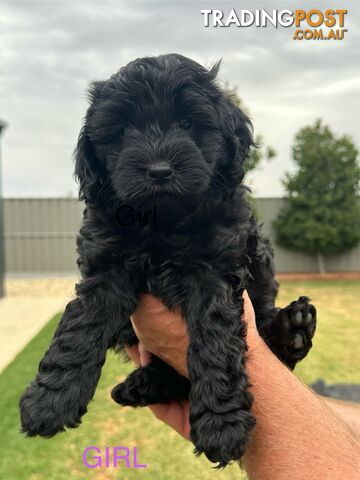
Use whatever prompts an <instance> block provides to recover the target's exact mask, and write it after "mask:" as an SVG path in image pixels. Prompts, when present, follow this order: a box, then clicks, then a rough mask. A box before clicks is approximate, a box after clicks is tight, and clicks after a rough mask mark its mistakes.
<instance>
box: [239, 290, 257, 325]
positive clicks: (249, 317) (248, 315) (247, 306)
mask: <svg viewBox="0 0 360 480" xmlns="http://www.w3.org/2000/svg"><path fill="white" fill-rule="evenodd" d="M242 297H243V300H244V319H245V321H246V322H247V324H248V326H250V327H252V326H255V324H256V323H255V322H256V320H255V311H254V307H253V304H252V302H251V300H250V297H249V294H248V292H247V290H244V291H243V295H242Z"/></svg>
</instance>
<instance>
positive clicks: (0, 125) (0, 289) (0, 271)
mask: <svg viewBox="0 0 360 480" xmlns="http://www.w3.org/2000/svg"><path fill="white" fill-rule="evenodd" d="M6 127H7V123H5V122H4V121H3V120H1V119H0V142H1V136H2V133H3V131H4V129H5V128H6ZM0 147H1V144H0ZM4 246H5V235H4V207H3V198H2V170H1V148H0V298H2V297H3V296H4V273H5V251H4V249H5V248H4Z"/></svg>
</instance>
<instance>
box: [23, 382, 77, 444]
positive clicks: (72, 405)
mask: <svg viewBox="0 0 360 480" xmlns="http://www.w3.org/2000/svg"><path fill="white" fill-rule="evenodd" d="M77 400H78V396H77V395H76V392H75V391H71V390H70V391H65V390H62V389H59V390H51V389H48V388H47V387H45V386H43V385H40V384H39V383H37V382H36V381H34V382H32V384H31V385H30V386H29V387H28V389H27V390H26V392H25V393H24V395H23V396H22V397H21V399H20V417H21V426H22V428H21V431H22V432H23V433H26V435H27V436H28V437H33V436H35V435H40V436H42V437H52V436H53V435H55V434H56V433H58V432H62V431H64V430H65V426H66V427H69V428H75V427H77V426H78V425H79V424H80V423H81V416H82V415H83V414H84V413H86V407H79V406H78V402H77Z"/></svg>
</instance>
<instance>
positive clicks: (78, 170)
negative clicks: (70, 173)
mask: <svg viewBox="0 0 360 480" xmlns="http://www.w3.org/2000/svg"><path fill="white" fill-rule="evenodd" d="M102 85H103V82H94V83H93V84H92V85H91V87H90V89H89V92H88V98H89V100H90V102H91V105H90V107H89V109H88V111H87V114H86V118H85V124H84V126H83V127H82V129H81V131H80V135H79V138H78V142H77V145H76V148H75V151H74V158H75V178H76V179H77V181H78V183H79V185H80V189H79V199H80V200H85V202H86V203H91V204H93V205H98V203H99V192H100V188H101V185H102V184H103V182H104V179H105V178H104V177H105V172H104V169H103V167H102V165H101V164H100V162H99V160H98V158H97V156H96V152H95V148H94V146H93V144H92V143H91V140H90V138H89V126H88V125H89V122H90V119H91V117H92V115H93V111H94V106H95V104H96V102H97V101H98V97H99V93H100V90H101V87H102Z"/></svg>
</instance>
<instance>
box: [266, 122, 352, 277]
mask: <svg viewBox="0 0 360 480" xmlns="http://www.w3.org/2000/svg"><path fill="white" fill-rule="evenodd" d="M292 154H293V159H294V161H295V163H296V164H297V171H296V173H294V174H293V175H290V174H287V175H286V178H285V180H284V182H283V184H284V186H285V188H286V190H287V192H288V198H287V201H286V203H285V205H284V207H283V209H282V210H281V212H280V214H279V216H278V218H277V220H276V221H275V224H274V226H275V230H276V234H277V243H278V244H279V245H281V246H283V247H286V248H289V249H293V250H299V251H302V252H307V253H312V254H315V255H316V256H317V261H318V268H319V271H320V272H321V273H324V272H325V267H324V256H325V255H329V254H335V253H340V252H343V251H345V250H348V249H350V248H352V247H354V246H356V245H357V244H358V242H359V241H360V201H359V181H360V166H359V163H358V151H357V149H356V147H355V145H354V144H353V142H352V141H351V139H350V138H349V137H348V136H346V135H343V136H340V137H337V136H335V135H334V134H333V133H332V132H331V130H330V128H329V127H328V126H326V125H323V124H322V122H321V120H317V121H316V122H315V124H314V125H313V126H308V127H305V128H302V129H301V130H300V131H299V132H298V133H297V135H296V137H295V143H294V146H293V149H292Z"/></svg>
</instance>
